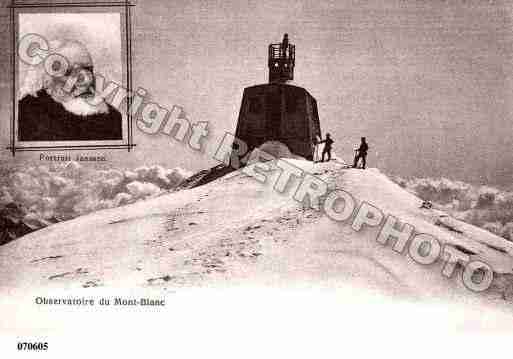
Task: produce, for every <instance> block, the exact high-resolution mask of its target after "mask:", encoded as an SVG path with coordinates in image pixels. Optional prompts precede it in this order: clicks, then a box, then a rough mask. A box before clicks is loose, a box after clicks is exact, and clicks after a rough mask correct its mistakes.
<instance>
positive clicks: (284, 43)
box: [281, 34, 289, 59]
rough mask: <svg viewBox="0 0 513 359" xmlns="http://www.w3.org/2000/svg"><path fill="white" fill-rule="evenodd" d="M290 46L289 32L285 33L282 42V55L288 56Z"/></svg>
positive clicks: (283, 56)
mask: <svg viewBox="0 0 513 359" xmlns="http://www.w3.org/2000/svg"><path fill="white" fill-rule="evenodd" d="M288 48H289V34H285V35H283V41H282V42H281V57H282V58H283V59H285V58H287V49H288Z"/></svg>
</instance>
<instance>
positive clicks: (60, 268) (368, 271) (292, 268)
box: [0, 159, 513, 303]
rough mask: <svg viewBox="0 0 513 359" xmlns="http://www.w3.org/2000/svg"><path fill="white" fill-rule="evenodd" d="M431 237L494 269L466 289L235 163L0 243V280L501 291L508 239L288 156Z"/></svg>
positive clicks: (373, 178)
mask: <svg viewBox="0 0 513 359" xmlns="http://www.w3.org/2000/svg"><path fill="white" fill-rule="evenodd" d="M287 161H289V162H290V163H292V164H294V165H295V166H297V167H299V168H301V169H303V170H304V171H306V172H309V173H312V174H314V175H317V176H319V177H320V178H322V179H323V180H325V181H326V182H327V183H328V185H329V187H330V188H341V189H344V190H345V191H347V192H349V193H351V194H352V195H353V196H354V197H355V198H356V199H357V201H358V202H360V201H367V202H369V203H371V204H372V205H374V206H376V207H378V208H380V209H381V210H382V211H383V212H384V213H385V214H392V215H394V216H396V217H397V218H398V219H399V220H400V221H401V222H407V223H409V224H411V225H413V226H414V227H415V229H416V231H417V232H421V233H429V234H431V235H433V236H435V237H436V238H437V239H439V240H440V242H441V243H443V244H445V243H447V244H451V245H453V246H457V248H459V249H460V250H462V251H464V252H465V253H468V254H469V255H471V257H472V258H479V259H481V260H483V261H485V262H486V263H488V264H490V265H491V266H492V268H493V269H494V271H495V272H496V273H497V278H498V279H500V281H499V282H498V284H497V283H495V284H494V286H493V287H492V288H490V289H489V290H488V291H486V292H484V293H481V294H476V293H473V292H470V291H469V290H468V289H466V288H465V287H464V285H463V284H462V283H461V279H460V277H459V275H458V274H455V275H453V276H452V277H451V278H449V279H448V278H445V277H443V276H442V275H441V268H442V267H443V263H441V261H440V262H437V263H434V264H433V265H429V266H422V265H419V264H417V263H415V262H414V261H413V260H412V259H411V258H409V257H408V255H407V254H399V253H396V252H394V251H393V250H392V249H391V248H390V246H383V245H381V244H380V243H378V242H377V241H376V239H375V238H376V234H377V232H378V228H364V229H362V230H360V231H358V232H355V231H354V230H353V229H352V228H351V227H350V223H344V222H336V221H333V220H331V219H330V218H328V217H327V216H326V215H324V214H323V213H321V212H320V211H317V210H315V209H312V208H310V207H309V206H304V205H303V204H301V203H298V202H296V201H295V200H294V199H292V194H293V193H294V186H297V184H298V183H299V182H298V183H295V184H292V185H291V186H289V187H290V188H288V190H287V191H286V192H285V193H283V194H280V193H277V192H276V191H275V190H274V189H273V184H274V182H275V179H276V178H277V176H278V175H279V174H280V171H278V170H274V171H272V172H269V173H270V175H269V176H268V177H269V180H268V181H267V183H266V184H261V183H259V182H257V181H256V180H255V179H254V178H251V177H250V176H248V175H246V174H245V173H244V172H243V171H242V170H238V171H234V172H232V173H230V174H228V175H226V176H224V177H222V178H219V179H217V180H215V181H213V182H211V183H208V184H206V185H203V186H200V187H197V188H193V189H187V190H182V191H178V192H174V193H170V194H166V195H163V196H160V197H156V198H151V199H148V200H144V201H140V202H137V203H134V204H130V205H126V206H122V207H119V208H112V209H105V210H101V211H97V212H94V213H90V214H87V215H84V216H81V217H78V218H76V219H73V220H70V221H67V222H62V223H58V224H54V225H51V226H49V227H47V228H45V229H42V230H39V231H37V232H34V233H31V234H29V235H26V236H24V237H22V238H20V239H18V240H16V241H14V242H11V243H9V244H7V245H4V246H2V247H1V248H0V261H1V262H2V264H3V272H4V273H3V275H2V279H1V281H0V287H1V288H2V290H3V291H5V290H8V291H9V290H14V291H15V290H23V289H24V288H27V287H30V288H39V287H41V288H82V287H85V288H90V287H95V286H104V287H128V288H133V287H142V288H149V287H152V288H155V287H157V288H161V289H163V290H165V289H168V288H176V287H184V286H185V287H191V286H192V287H194V286H214V287H224V286H233V285H246V286H248V285H249V286H251V285H265V286H276V287H280V288H281V287H297V286H299V287H304V286H321V287H328V288H337V287H341V286H344V287H347V286H350V287H354V288H358V287H362V288H366V289H370V290H373V291H376V292H379V293H385V294H387V295H401V296H405V297H408V298H415V299H422V298H423V299H428V298H442V299H443V298H445V299H447V298H455V297H457V298H460V299H463V300H465V301H467V300H471V301H474V300H475V301H479V302H480V301H482V300H486V301H487V302H488V301H493V302H495V303H503V302H504V299H510V297H511V295H512V294H513V293H511V284H510V282H511V281H510V277H509V275H510V274H512V273H513V245H512V243H510V242H508V241H506V240H504V239H502V238H500V237H497V236H495V235H493V234H491V233H489V232H487V231H484V230H482V229H479V228H476V227H474V226H471V225H469V224H466V223H463V222H460V221H457V220H456V219H453V218H451V217H449V216H448V215H447V214H446V213H444V212H442V211H439V210H427V209H422V208H420V205H421V203H422V201H421V200H420V199H419V198H418V197H416V196H415V195H413V194H411V193H409V192H408V191H406V190H404V189H403V188H401V187H400V186H399V185H397V184H395V183H393V182H392V181H391V180H389V179H388V178H387V177H386V176H385V175H383V174H382V173H380V172H379V171H378V170H376V169H370V170H365V171H362V170H357V169H347V168H345V167H346V166H345V165H344V164H342V163H338V162H336V161H335V162H330V163H318V164H314V163H312V162H309V161H305V160H298V159H287Z"/></svg>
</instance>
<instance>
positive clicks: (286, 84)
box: [235, 37, 321, 160]
mask: <svg viewBox="0 0 513 359" xmlns="http://www.w3.org/2000/svg"><path fill="white" fill-rule="evenodd" d="M294 66H295V46H294V45H293V44H290V43H288V39H287V38H286V37H285V38H284V41H283V42H282V43H279V44H270V45H269V54H268V67H269V83H267V84H263V85H256V86H251V87H247V88H245V89H244V93H243V97H242V104H241V108H240V112H239V118H238V122H237V130H236V134H235V135H236V137H237V138H238V139H240V140H242V141H244V142H245V143H246V144H247V145H248V150H249V151H251V150H252V149H254V148H256V147H258V146H260V145H262V144H263V143H265V142H267V141H279V142H282V143H284V144H285V145H287V147H288V148H289V150H290V151H291V152H292V153H294V154H297V155H299V156H302V157H305V158H306V159H308V160H312V159H313V157H314V150H315V145H314V141H315V139H316V138H317V136H319V137H320V136H321V130H320V125H319V115H318V111H317V101H316V100H315V98H314V97H313V96H312V95H310V93H308V91H307V90H305V89H304V88H302V87H299V86H295V85H292V84H291V83H290V81H291V80H293V79H294Z"/></svg>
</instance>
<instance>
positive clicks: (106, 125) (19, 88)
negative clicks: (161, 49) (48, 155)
mask: <svg viewBox="0 0 513 359" xmlns="http://www.w3.org/2000/svg"><path fill="white" fill-rule="evenodd" d="M130 6H131V4H129V3H128V2H118V3H97V2H95V3H54V4H41V3H37V4H31V3H25V2H24V3H23V4H18V3H15V4H13V6H12V7H11V21H12V22H13V23H12V25H13V26H12V29H13V33H12V41H13V45H14V44H15V45H16V46H15V49H16V51H14V53H13V58H12V62H13V76H12V78H13V84H12V89H13V93H12V98H13V112H12V113H13V116H12V125H11V146H10V147H11V150H12V152H13V154H14V153H15V152H16V151H30V150H34V151H37V150H51V149H56V150H63V149H116V148H121V149H128V150H130V148H131V147H133V146H134V145H133V143H132V123H131V122H132V116H131V113H130V111H128V109H129V108H130V102H131V99H130V96H129V94H130V93H131V76H130V71H131V35H130V34H131V32H130Z"/></svg>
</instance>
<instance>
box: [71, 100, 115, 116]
mask: <svg viewBox="0 0 513 359" xmlns="http://www.w3.org/2000/svg"><path fill="white" fill-rule="evenodd" d="M61 104H62V106H64V108H65V109H66V110H67V111H68V112H71V113H73V114H75V115H80V116H89V115H96V114H99V113H108V112H109V108H108V107H107V104H106V103H105V101H104V99H103V98H100V97H98V96H95V97H94V98H93V97H88V98H87V99H86V98H84V97H80V96H78V97H74V98H71V99H69V100H66V101H63V102H61Z"/></svg>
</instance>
